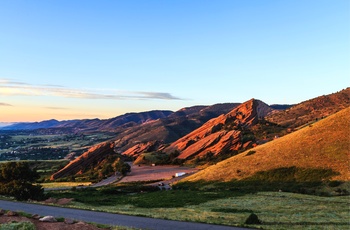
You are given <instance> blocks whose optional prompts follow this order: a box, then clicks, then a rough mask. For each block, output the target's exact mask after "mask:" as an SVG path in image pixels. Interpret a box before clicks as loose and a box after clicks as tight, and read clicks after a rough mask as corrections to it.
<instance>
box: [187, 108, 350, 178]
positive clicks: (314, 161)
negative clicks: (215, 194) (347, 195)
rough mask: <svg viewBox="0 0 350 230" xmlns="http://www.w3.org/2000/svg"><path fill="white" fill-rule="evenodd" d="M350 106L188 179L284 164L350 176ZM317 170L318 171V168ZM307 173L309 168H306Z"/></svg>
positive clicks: (242, 175) (249, 172) (226, 175)
mask: <svg viewBox="0 0 350 230" xmlns="http://www.w3.org/2000/svg"><path fill="white" fill-rule="evenodd" d="M349 118H350V108H347V109H343V110H341V111H339V112H338V113H336V114H334V115H332V116H329V117H327V118H325V119H322V120H320V121H318V122H317V123H314V124H312V125H310V126H307V127H305V128H303V129H301V130H298V131H296V132H294V133H291V134H289V135H286V136H284V137H281V138H279V139H276V140H273V141H271V142H268V143H266V144H264V145H260V146H257V147H255V148H253V149H251V150H248V151H246V152H243V153H241V154H239V155H236V156H234V157H231V158H229V159H227V160H225V161H222V162H220V163H218V164H216V165H213V166H211V167H208V168H206V169H205V170H202V171H200V172H198V173H196V174H194V175H192V176H190V177H187V178H186V179H185V181H200V180H204V181H231V180H233V179H238V180H239V179H246V178H249V177H252V176H253V175H256V173H258V172H261V171H271V170H272V171H273V170H276V169H281V168H288V167H289V168H291V167H294V168H297V169H311V170H313V172H316V173H317V169H331V170H333V172H336V173H338V175H335V176H332V177H331V179H332V180H345V181H349V180H350V170H349V161H350V119H349ZM315 170H316V171H315ZM306 173H307V172H306Z"/></svg>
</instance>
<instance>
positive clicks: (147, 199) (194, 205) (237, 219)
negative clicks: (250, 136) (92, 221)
mask: <svg viewBox="0 0 350 230" xmlns="http://www.w3.org/2000/svg"><path fill="white" fill-rule="evenodd" d="M140 190H144V191H143V192H142V193H139V191H140ZM49 195H50V196H54V197H56V198H60V197H72V198H74V199H75V200H74V201H73V202H72V203H70V204H68V205H67V206H68V207H72V208H81V209H90V210H99V211H105V212H113V213H121V214H128V215H139V216H148V217H153V218H163V219H172V220H182V221H196V222H205V223H214V224H223V225H234V226H246V225H244V222H245V220H246V219H247V217H248V216H249V215H250V213H255V214H256V215H257V216H258V217H259V219H260V220H261V221H262V222H263V223H262V224H260V225H250V226H249V227H256V228H263V229H348V227H349V221H348V220H349V218H350V216H349V205H350V200H349V196H336V197H320V196H313V195H305V194H295V193H289V192H269V191H262V192H256V193H255V192H252V193H247V192H242V191H234V189H233V190H228V189H227V190H221V189H220V190H216V189H206V190H197V189H192V190H183V189H181V188H179V189H176V190H171V191H153V192H152V191H148V192H147V187H145V186H142V184H133V186H132V187H128V186H126V185H122V186H117V187H113V186H110V187H105V188H100V189H91V188H89V189H82V190H81V191H79V192H78V191H68V190H67V191H52V192H50V193H49Z"/></svg>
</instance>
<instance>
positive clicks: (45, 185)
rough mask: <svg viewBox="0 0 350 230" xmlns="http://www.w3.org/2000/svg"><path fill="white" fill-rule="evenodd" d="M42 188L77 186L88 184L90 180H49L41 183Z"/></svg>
mask: <svg viewBox="0 0 350 230" xmlns="http://www.w3.org/2000/svg"><path fill="white" fill-rule="evenodd" d="M40 185H41V186H42V187H43V188H70V187H77V186H88V185H91V182H51V183H41V184H40Z"/></svg>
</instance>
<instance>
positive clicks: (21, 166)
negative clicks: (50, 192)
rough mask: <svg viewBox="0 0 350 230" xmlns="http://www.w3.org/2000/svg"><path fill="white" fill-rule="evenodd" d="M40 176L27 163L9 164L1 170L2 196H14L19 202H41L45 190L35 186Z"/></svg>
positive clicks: (0, 190)
mask: <svg viewBox="0 0 350 230" xmlns="http://www.w3.org/2000/svg"><path fill="white" fill-rule="evenodd" d="M38 178H39V174H38V173H37V172H36V171H35V170H32V169H30V167H29V164H28V163H25V162H8V163H4V164H2V165H1V168H0V194H2V195H8V196H13V197H15V199H17V200H28V199H33V200H40V199H42V198H43V197H44V189H43V188H42V187H41V186H40V185H33V182H35V180H36V179H38Z"/></svg>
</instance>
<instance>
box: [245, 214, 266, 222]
mask: <svg viewBox="0 0 350 230" xmlns="http://www.w3.org/2000/svg"><path fill="white" fill-rule="evenodd" d="M244 223H245V224H261V223H262V222H261V220H259V218H258V216H257V215H256V214H254V213H251V214H250V215H249V216H248V218H247V219H246V221H245V222H244Z"/></svg>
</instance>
